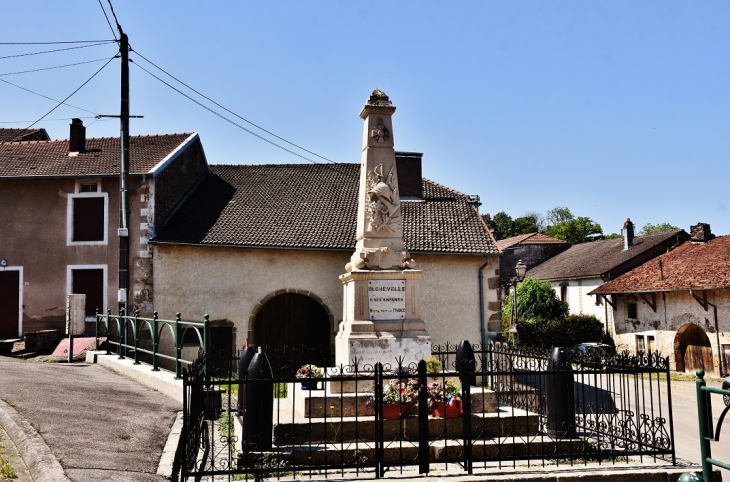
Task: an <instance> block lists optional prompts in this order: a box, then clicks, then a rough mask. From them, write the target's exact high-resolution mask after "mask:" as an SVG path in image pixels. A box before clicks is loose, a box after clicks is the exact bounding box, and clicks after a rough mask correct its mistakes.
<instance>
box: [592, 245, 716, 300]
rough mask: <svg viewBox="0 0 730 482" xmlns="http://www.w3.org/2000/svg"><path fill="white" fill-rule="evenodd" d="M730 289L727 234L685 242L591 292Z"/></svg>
mask: <svg viewBox="0 0 730 482" xmlns="http://www.w3.org/2000/svg"><path fill="white" fill-rule="evenodd" d="M718 288H730V236H720V237H717V238H715V239H713V240H712V241H708V242H707V243H705V244H692V243H684V244H683V245H681V246H679V247H678V248H676V249H674V250H672V251H670V252H668V253H666V254H663V255H661V256H658V257H656V258H654V259H652V260H651V261H648V262H646V263H644V264H642V265H641V266H639V267H638V268H635V269H633V270H631V271H629V272H628V273H626V274H624V275H622V276H619V277H618V278H616V279H614V280H611V281H609V282H607V283H605V284H603V285H601V286H600V287H599V288H597V289H595V290H593V291H592V292H591V293H596V294H608V293H637V292H659V291H684V290H690V289H694V290H707V289H718Z"/></svg>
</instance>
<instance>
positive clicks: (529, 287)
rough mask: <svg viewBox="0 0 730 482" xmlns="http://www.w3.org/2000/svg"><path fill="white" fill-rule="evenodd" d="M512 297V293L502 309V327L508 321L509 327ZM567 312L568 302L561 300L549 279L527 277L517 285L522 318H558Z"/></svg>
mask: <svg viewBox="0 0 730 482" xmlns="http://www.w3.org/2000/svg"><path fill="white" fill-rule="evenodd" d="M512 298H513V296H512V295H511V294H510V296H508V297H507V302H506V303H505V306H504V308H503V309H502V327H503V328H504V326H505V322H506V325H507V329H509V323H510V319H511V318H512ZM567 314H568V304H567V303H565V302H563V301H560V299H559V298H558V295H557V294H556V293H555V290H554V289H553V287H552V285H550V283H549V282H548V281H539V280H536V279H535V278H525V279H524V281H522V283H520V284H518V285H517V316H519V318H520V319H521V320H532V319H538V320H556V319H562V318H564V317H565V315H567ZM518 329H519V328H518ZM503 331H505V332H506V330H503ZM521 337H522V335H520V338H521Z"/></svg>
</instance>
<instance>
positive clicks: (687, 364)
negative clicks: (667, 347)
mask: <svg viewBox="0 0 730 482" xmlns="http://www.w3.org/2000/svg"><path fill="white" fill-rule="evenodd" d="M680 354H681V355H682V359H683V361H684V371H685V372H688V373H694V372H695V370H698V369H700V368H701V369H703V370H704V371H705V372H707V373H714V372H715V363H714V360H713V357H712V347H710V339H709V338H708V337H707V334H706V333H705V330H703V329H702V328H700V327H699V326H697V325H694V324H693V325H689V326H687V327H686V329H685V330H684V332H683V333H682V335H681V339H680Z"/></svg>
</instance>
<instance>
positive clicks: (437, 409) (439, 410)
mask: <svg viewBox="0 0 730 482" xmlns="http://www.w3.org/2000/svg"><path fill="white" fill-rule="evenodd" d="M431 414H432V415H433V416H434V417H443V418H456V417H458V416H459V415H461V400H455V401H454V402H453V403H452V404H451V405H449V404H448V403H446V402H435V404H434V406H433V410H432V412H431Z"/></svg>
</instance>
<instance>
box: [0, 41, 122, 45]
mask: <svg viewBox="0 0 730 482" xmlns="http://www.w3.org/2000/svg"><path fill="white" fill-rule="evenodd" d="M105 42H114V40H69V41H64V42H0V45H58V44H93V43H105Z"/></svg>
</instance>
